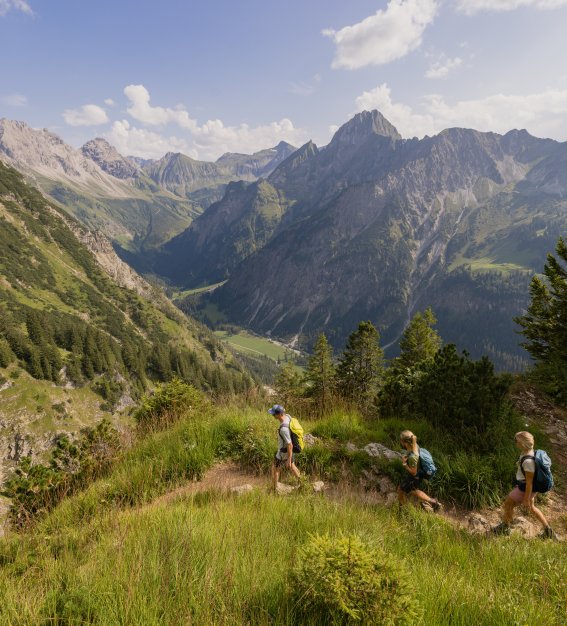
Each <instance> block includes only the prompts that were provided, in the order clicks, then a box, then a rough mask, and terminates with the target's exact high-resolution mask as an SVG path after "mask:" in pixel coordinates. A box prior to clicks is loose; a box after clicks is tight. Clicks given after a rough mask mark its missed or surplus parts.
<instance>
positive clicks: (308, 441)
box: [303, 433, 319, 446]
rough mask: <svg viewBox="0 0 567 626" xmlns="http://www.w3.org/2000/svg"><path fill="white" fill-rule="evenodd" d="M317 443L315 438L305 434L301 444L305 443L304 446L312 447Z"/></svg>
mask: <svg viewBox="0 0 567 626" xmlns="http://www.w3.org/2000/svg"><path fill="white" fill-rule="evenodd" d="M318 441H319V439H318V438H317V437H315V436H314V435H312V434H311V433H307V434H306V435H303V442H304V443H305V445H306V446H314V445H315V444H316V443H317V442H318Z"/></svg>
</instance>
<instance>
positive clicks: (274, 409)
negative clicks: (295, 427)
mask: <svg viewBox="0 0 567 626" xmlns="http://www.w3.org/2000/svg"><path fill="white" fill-rule="evenodd" d="M268 413H271V414H272V415H279V414H280V413H285V409H284V408H283V406H282V405H281V404H274V406H273V407H272V408H271V409H268Z"/></svg>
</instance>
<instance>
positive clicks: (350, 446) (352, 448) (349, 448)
mask: <svg viewBox="0 0 567 626" xmlns="http://www.w3.org/2000/svg"><path fill="white" fill-rule="evenodd" d="M345 449H346V451H347V452H358V448H357V447H356V446H355V445H354V443H352V441H349V442H348V443H347V444H346V446H345Z"/></svg>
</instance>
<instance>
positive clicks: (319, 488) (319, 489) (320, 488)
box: [311, 480, 326, 493]
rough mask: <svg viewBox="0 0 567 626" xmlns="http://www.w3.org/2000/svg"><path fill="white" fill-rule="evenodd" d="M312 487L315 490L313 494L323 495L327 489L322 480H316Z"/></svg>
mask: <svg viewBox="0 0 567 626" xmlns="http://www.w3.org/2000/svg"><path fill="white" fill-rule="evenodd" d="M311 487H312V488H313V493H322V492H323V491H325V489H326V486H325V483H324V482H323V481H322V480H316V481H315V482H314V483H313V484H312V485H311Z"/></svg>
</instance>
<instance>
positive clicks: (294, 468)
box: [291, 463, 301, 479]
mask: <svg viewBox="0 0 567 626" xmlns="http://www.w3.org/2000/svg"><path fill="white" fill-rule="evenodd" d="M291 473H292V474H293V475H294V476H295V477H296V478H298V479H299V478H301V472H300V471H299V469H298V468H297V465H296V464H295V463H292V464H291Z"/></svg>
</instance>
